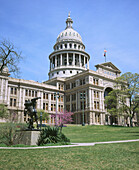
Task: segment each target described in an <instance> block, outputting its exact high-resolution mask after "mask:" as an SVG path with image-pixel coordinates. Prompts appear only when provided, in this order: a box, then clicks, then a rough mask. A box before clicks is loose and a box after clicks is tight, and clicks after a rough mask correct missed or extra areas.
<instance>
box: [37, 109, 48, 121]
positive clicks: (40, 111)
mask: <svg viewBox="0 0 139 170" xmlns="http://www.w3.org/2000/svg"><path fill="white" fill-rule="evenodd" d="M41 114H42V120H43V121H45V120H47V121H48V120H49V115H48V113H47V112H45V111H44V110H41V109H40V110H37V115H38V120H39V121H40V116H41Z"/></svg>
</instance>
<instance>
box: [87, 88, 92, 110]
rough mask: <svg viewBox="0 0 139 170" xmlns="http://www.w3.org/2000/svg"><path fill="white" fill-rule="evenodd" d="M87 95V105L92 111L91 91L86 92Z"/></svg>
mask: <svg viewBox="0 0 139 170" xmlns="http://www.w3.org/2000/svg"><path fill="white" fill-rule="evenodd" d="M88 93H89V105H88V108H89V109H90V110H91V109H92V103H91V97H92V96H91V89H89V90H88Z"/></svg>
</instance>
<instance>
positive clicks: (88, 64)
mask: <svg viewBox="0 0 139 170" xmlns="http://www.w3.org/2000/svg"><path fill="white" fill-rule="evenodd" d="M87 69H89V61H88V57H87Z"/></svg>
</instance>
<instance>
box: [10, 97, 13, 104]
mask: <svg viewBox="0 0 139 170" xmlns="http://www.w3.org/2000/svg"><path fill="white" fill-rule="evenodd" d="M12 105H13V99H12V98H10V106H12Z"/></svg>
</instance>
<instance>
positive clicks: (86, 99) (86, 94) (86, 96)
mask: <svg viewBox="0 0 139 170" xmlns="http://www.w3.org/2000/svg"><path fill="white" fill-rule="evenodd" d="M88 93H89V91H88ZM88 93H87V90H85V103H86V106H85V108H84V109H88V102H89V101H88Z"/></svg>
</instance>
